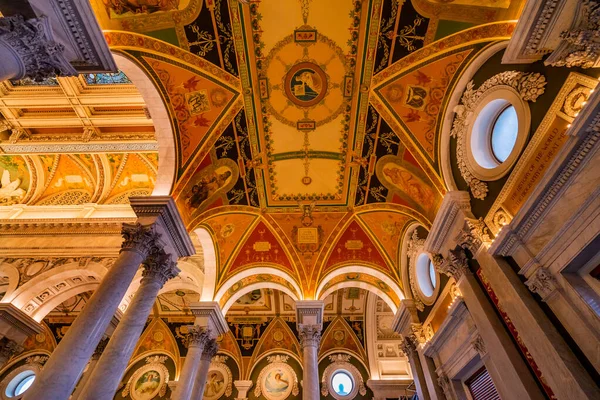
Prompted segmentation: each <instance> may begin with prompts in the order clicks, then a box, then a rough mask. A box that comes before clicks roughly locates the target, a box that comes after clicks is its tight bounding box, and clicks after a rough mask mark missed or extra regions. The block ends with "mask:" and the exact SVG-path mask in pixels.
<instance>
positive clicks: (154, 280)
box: [80, 251, 179, 400]
mask: <svg viewBox="0 0 600 400" xmlns="http://www.w3.org/2000/svg"><path fill="white" fill-rule="evenodd" d="M176 264H177V263H176V261H174V260H173V257H172V256H171V255H170V254H167V253H165V252H163V251H161V252H160V253H158V254H156V255H152V256H150V257H149V258H148V259H147V260H146V261H145V262H144V271H143V273H142V280H141V285H140V287H139V288H138V290H137V292H136V293H135V295H134V297H133V300H132V301H131V304H130V305H129V307H128V308H127V311H125V315H123V318H122V319H121V322H120V323H119V326H117V329H115V332H114V333H113V335H112V337H111V339H110V342H108V346H106V350H104V353H103V354H102V356H101V357H100V360H98V365H97V366H96V368H94V372H92V375H91V376H90V378H89V380H88V384H87V385H86V386H85V387H84V389H83V393H82V394H81V397H80V399H82V400H109V399H112V398H113V397H114V395H115V392H116V390H117V387H118V386H119V382H120V381H121V378H122V376H123V374H124V373H125V369H126V368H127V364H128V363H129V359H130V358H131V354H132V353H133V350H134V349H135V345H136V344H137V341H138V339H139V338H140V335H141V334H142V330H143V329H144V325H145V324H146V321H147V320H148V315H149V314H150V311H151V310H152V306H153V305H154V302H155V301H156V296H157V295H158V292H159V290H160V289H161V288H162V287H163V285H164V284H165V282H166V281H168V280H169V279H171V278H174V277H175V276H177V275H178V274H179V269H178V268H177V266H176Z"/></svg>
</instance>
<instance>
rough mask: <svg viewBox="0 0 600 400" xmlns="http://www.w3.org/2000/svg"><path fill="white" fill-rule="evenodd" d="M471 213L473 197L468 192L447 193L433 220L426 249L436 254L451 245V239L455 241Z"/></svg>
mask: <svg viewBox="0 0 600 400" xmlns="http://www.w3.org/2000/svg"><path fill="white" fill-rule="evenodd" d="M465 217H472V215H471V197H470V196H469V193H468V192H464V191H452V192H448V193H446V195H445V196H444V200H443V201H442V205H441V206H440V209H439V211H438V213H437V215H436V217H435V220H434V221H433V225H432V227H431V230H430V232H429V234H428V235H427V240H426V241H425V245H424V249H425V251H427V252H429V253H431V254H436V253H441V252H443V251H444V250H445V247H454V246H449V245H448V244H449V241H454V239H455V237H456V232H457V229H460V228H462V227H463V225H464V218H465Z"/></svg>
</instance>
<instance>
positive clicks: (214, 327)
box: [190, 301, 229, 336]
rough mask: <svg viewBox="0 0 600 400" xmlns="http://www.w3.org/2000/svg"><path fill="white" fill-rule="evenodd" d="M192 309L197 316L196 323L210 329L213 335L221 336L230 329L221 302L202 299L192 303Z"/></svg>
mask: <svg viewBox="0 0 600 400" xmlns="http://www.w3.org/2000/svg"><path fill="white" fill-rule="evenodd" d="M190 310H191V311H192V314H193V315H194V316H195V317H196V323H195V324H196V325H199V326H201V327H203V328H204V329H208V330H209V331H210V334H211V335H212V336H219V335H223V334H224V333H227V332H228V331H229V326H228V325H227V321H225V317H224V316H223V312H222V311H221V307H219V303H217V302H216V301H202V302H199V303H192V304H190Z"/></svg>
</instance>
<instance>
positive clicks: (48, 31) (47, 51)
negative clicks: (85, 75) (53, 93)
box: [0, 15, 77, 81]
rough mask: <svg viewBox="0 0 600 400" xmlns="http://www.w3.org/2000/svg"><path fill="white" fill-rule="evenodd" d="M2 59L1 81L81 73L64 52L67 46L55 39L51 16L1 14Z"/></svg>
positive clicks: (0, 66)
mask: <svg viewBox="0 0 600 400" xmlns="http://www.w3.org/2000/svg"><path fill="white" fill-rule="evenodd" d="M0 59H1V60H2V62H1V63H0V81H5V80H7V79H21V78H24V77H28V78H32V79H36V80H42V79H44V78H48V77H53V76H57V75H60V76H71V75H76V74H77V71H76V70H75V69H74V68H73V67H72V66H71V64H70V63H69V61H68V60H67V59H66V58H65V56H64V46H63V45H62V44H60V43H57V42H56V41H54V37H53V34H52V27H51V24H50V20H49V19H48V18H47V17H40V18H33V19H29V20H27V21H25V20H24V19H23V17H22V16H21V15H14V16H10V17H4V18H0Z"/></svg>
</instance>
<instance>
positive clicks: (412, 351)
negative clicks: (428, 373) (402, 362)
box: [402, 336, 430, 400]
mask: <svg viewBox="0 0 600 400" xmlns="http://www.w3.org/2000/svg"><path fill="white" fill-rule="evenodd" d="M415 341H416V339H414V338H410V337H408V336H405V337H404V338H403V340H402V352H403V353H404V355H405V356H406V357H408V362H409V364H410V369H411V370H412V375H413V381H414V382H415V389H416V392H417V396H418V397H419V399H423V400H428V399H429V397H430V396H429V390H427V385H426V384H425V375H424V374H423V366H422V365H421V360H420V359H419V354H418V353H417V347H416V346H415Z"/></svg>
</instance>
